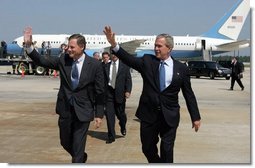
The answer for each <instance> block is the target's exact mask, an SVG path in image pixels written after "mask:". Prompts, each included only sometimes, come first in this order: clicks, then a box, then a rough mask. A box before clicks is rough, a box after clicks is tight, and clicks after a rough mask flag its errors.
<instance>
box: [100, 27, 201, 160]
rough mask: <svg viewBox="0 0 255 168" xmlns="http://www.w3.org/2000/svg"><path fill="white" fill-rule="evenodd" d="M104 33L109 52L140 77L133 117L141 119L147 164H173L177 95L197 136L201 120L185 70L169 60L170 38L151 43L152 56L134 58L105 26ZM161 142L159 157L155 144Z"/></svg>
mask: <svg viewBox="0 0 255 168" xmlns="http://www.w3.org/2000/svg"><path fill="white" fill-rule="evenodd" d="M104 33H105V35H106V38H107V40H108V42H109V43H110V45H111V49H112V52H113V53H114V54H115V55H116V56H117V57H118V58H119V59H120V60H121V61H122V62H123V63H124V64H126V65H128V66H130V67H131V68H134V69H135V70H137V71H138V72H140V73H141V76H142V79H143V90H142V94H141V97H140V101H139V105H138V108H137V111H136V116H137V117H138V118H139V119H140V138H141V143H142V151H143V153H144V155H145V157H146V158H147V160H148V162H149V163H173V158H174V157H173V156H174V155H173V152H174V142H175V137H176V131H177V127H178V125H179V121H180V105H179V100H178V94H179V92H180V90H182V93H183V96H184V98H185V101H186V105H187V107H188V112H189V114H190V117H191V122H192V128H195V131H196V132H197V131H198V129H199V128H200V124H201V121H200V120H201V117H200V113H199V110H198V105H197V101H196V97H195V94H194V92H193V90H192V87H191V82H190V76H189V75H188V74H189V73H188V68H187V66H186V65H184V64H183V63H181V62H179V61H176V60H174V59H173V58H172V57H171V51H172V49H173V47H174V41H173V37H172V36H170V35H168V34H159V35H158V36H157V37H156V40H155V43H154V51H155V55H150V54H145V55H144V56H143V57H141V58H137V57H133V56H132V55H130V54H129V53H128V52H126V51H125V50H124V49H123V48H122V47H120V46H119V45H118V44H117V42H116V41H115V33H113V32H112V29H111V27H109V26H106V27H105V29H104ZM159 137H160V138H161V142H160V154H159V153H158V146H157V143H158V142H159Z"/></svg>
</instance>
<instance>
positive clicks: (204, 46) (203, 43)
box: [201, 40, 206, 50]
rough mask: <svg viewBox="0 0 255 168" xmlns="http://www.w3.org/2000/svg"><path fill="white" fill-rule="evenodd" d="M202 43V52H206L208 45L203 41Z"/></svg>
mask: <svg viewBox="0 0 255 168" xmlns="http://www.w3.org/2000/svg"><path fill="white" fill-rule="evenodd" d="M201 43H202V50H205V49H206V43H205V40H201Z"/></svg>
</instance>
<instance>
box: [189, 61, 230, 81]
mask: <svg viewBox="0 0 255 168" xmlns="http://www.w3.org/2000/svg"><path fill="white" fill-rule="evenodd" d="M188 67H189V73H190V76H196V77H197V78H199V77H200V76H208V77H210V79H214V78H215V77H225V78H226V79H227V80H229V79H230V76H231V69H229V68H224V67H223V66H221V65H220V64H218V63H217V62H215V61H189V62H188Z"/></svg>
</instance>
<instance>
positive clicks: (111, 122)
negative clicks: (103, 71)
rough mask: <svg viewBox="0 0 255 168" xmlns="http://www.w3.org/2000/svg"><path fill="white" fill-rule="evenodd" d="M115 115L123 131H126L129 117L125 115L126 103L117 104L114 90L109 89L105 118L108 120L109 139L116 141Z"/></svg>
mask: <svg viewBox="0 0 255 168" xmlns="http://www.w3.org/2000/svg"><path fill="white" fill-rule="evenodd" d="M115 115H116V116H117V119H118V120H119V125H120V128H121V129H126V123H127V115H126V113H125V102H123V103H116V101H115V96H114V90H113V89H109V91H108V97H107V103H106V111H105V116H106V120H107V129H108V138H109V139H115V136H116V132H115Z"/></svg>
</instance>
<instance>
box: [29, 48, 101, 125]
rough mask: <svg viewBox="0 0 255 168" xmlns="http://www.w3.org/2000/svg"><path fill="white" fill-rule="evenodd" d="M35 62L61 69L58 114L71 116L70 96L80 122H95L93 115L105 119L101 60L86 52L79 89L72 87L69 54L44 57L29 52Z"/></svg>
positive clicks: (71, 61) (71, 60) (64, 116)
mask: <svg viewBox="0 0 255 168" xmlns="http://www.w3.org/2000/svg"><path fill="white" fill-rule="evenodd" d="M29 57H30V58H31V59H32V60H33V61H34V63H35V64H37V65H40V66H43V67H46V68H50V69H55V70H59V72H60V79H61V80H60V88H59V92H58V99H57V104H56V113H57V114H59V115H60V117H62V118H69V117H70V99H71V98H72V99H73V100H74V101H73V102H74V103H73V106H74V109H75V112H76V115H77V117H78V119H79V120H80V121H92V120H93V119H94V117H95V116H96V117H100V118H102V117H103V115H104V112H103V93H104V76H103V68H102V66H101V63H100V62H99V61H97V60H95V59H93V58H91V57H89V56H87V55H86V54H85V60H84V63H83V67H82V70H81V74H80V80H79V84H78V86H77V88H76V89H75V90H72V81H71V69H72V63H73V59H71V58H70V57H69V55H68V54H63V55H61V56H60V57H54V56H52V57H46V56H41V55H40V54H39V53H38V52H37V51H36V50H33V51H32V53H30V54H29ZM95 102H96V105H97V110H96V114H94V111H93V107H94V104H95Z"/></svg>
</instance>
